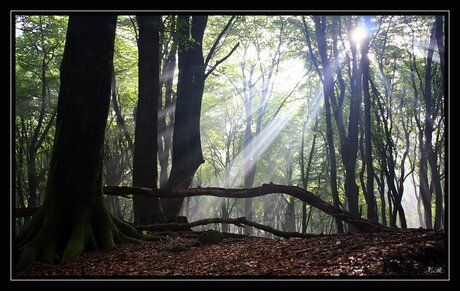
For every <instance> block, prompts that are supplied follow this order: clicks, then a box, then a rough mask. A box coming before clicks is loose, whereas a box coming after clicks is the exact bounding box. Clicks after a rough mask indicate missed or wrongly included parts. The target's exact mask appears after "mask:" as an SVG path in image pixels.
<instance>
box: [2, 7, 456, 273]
mask: <svg viewBox="0 0 460 291" xmlns="http://www.w3.org/2000/svg"><path fill="white" fill-rule="evenodd" d="M447 16H448V15H447V14H446V13H432V14H427V13H424V14H416V15H415V14H410V15H409V14H385V15H378V14H369V15H366V14H362V15H361V14H359V15H351V14H350V15H335V14H327V15H323V14H309V15H251V14H239V15H236V14H235V15H199V14H192V15H185V14H172V15H169V14H158V13H157V14H147V13H141V14H138V15H126V14H120V15H115V14H92V13H87V14H81V15H80V14H70V16H69V15H52V14H46V15H45V14H42V15H40V14H30V13H22V14H21V13H15V14H13V17H12V20H13V23H12V27H11V30H12V35H13V36H12V39H11V41H12V46H13V50H12V52H11V54H12V57H11V59H12V64H11V67H12V70H13V74H12V78H13V79H12V92H13V93H12V94H13V95H12V96H11V98H12V103H13V112H14V121H13V127H12V129H11V136H12V143H13V145H12V148H11V156H12V157H11V159H12V168H11V174H12V177H13V178H12V182H11V183H12V185H11V187H12V191H11V196H12V206H11V207H12V209H13V210H12V212H11V217H12V234H11V235H12V253H11V258H12V262H13V263H12V272H13V273H14V276H15V277H16V278H37V277H38V278H43V277H49V276H51V278H55V277H59V278H61V277H66V276H67V277H71V278H75V277H81V276H83V277H85V278H86V277H88V276H89V277H92V276H99V277H100V276H102V277H106V276H108V277H113V276H115V277H117V276H125V277H126V276H128V277H129V278H133V277H134V278H138V277H145V276H147V277H149V278H150V277H151V278H172V277H174V278H176V277H181V276H182V277H184V276H185V278H187V277H189V276H192V277H193V276H196V277H198V278H203V277H204V278H208V277H209V276H213V277H216V276H217V277H219V276H224V277H225V276H230V277H232V278H233V277H237V278H239V277H241V276H243V277H244V276H246V277H248V276H249V277H250V278H252V276H259V277H260V276H262V277H263V278H279V277H286V276H287V277H289V278H291V277H292V276H294V277H296V278H311V277H313V278H322V277H324V276H326V277H329V276H346V277H350V276H351V277H353V276H370V277H373V276H376V277H378V278H381V277H388V276H389V277H404V278H407V277H408V278H415V277H417V278H418V277H429V278H447V276H448V274H449V272H448V256H449V254H448V246H447V241H448V240H447V238H448V233H447V230H448V224H449V220H448V218H449V215H448V214H449V213H448V207H447V205H448V204H447V202H448V198H449V192H448V190H449V189H448V187H447V186H448V184H447V176H448V173H447V166H446V165H447V161H448V153H447V149H448V147H447V144H448V140H447V137H446V136H447V134H446V133H447V132H446V130H447V125H448V119H447V111H448V108H447V104H448V92H449V91H448V88H449V87H448V80H449V78H448V76H446V72H449V71H448V70H447V67H446V66H448V64H449V59H448V54H447V52H448V43H449V42H448V40H449V39H448V37H447V36H448V34H447V27H448V25H447V24H448V21H447ZM12 119H13V117H12ZM306 262H308V263H306ZM246 277H245V278H246Z"/></svg>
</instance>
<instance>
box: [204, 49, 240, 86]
mask: <svg viewBox="0 0 460 291" xmlns="http://www.w3.org/2000/svg"><path fill="white" fill-rule="evenodd" d="M239 46H240V43H237V44H236V45H235V46H234V47H233V48H232V50H231V51H230V52H229V53H228V54H227V55H226V56H225V57H223V58H222V59H220V60H218V61H217V62H216V63H215V64H214V66H212V68H211V69H209V71H208V72H207V73H206V74H205V75H204V80H206V78H207V77H208V76H209V75H210V74H211V73H212V72H213V71H214V70H215V69H216V68H217V66H218V65H220V64H221V63H223V62H224V61H225V60H226V59H228V58H229V57H230V56H231V55H232V54H233V52H234V51H235V50H236V49H237V48H238V47H239Z"/></svg>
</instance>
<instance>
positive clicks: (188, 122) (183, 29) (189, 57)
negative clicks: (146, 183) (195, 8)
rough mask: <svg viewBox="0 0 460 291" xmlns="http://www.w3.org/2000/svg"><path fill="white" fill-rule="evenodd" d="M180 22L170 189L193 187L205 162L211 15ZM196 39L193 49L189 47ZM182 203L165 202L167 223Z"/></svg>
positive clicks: (186, 17) (187, 18)
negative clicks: (206, 43)
mask: <svg viewBox="0 0 460 291" xmlns="http://www.w3.org/2000/svg"><path fill="white" fill-rule="evenodd" d="M178 21H179V22H180V28H178V31H179V32H180V33H181V35H182V36H183V37H184V38H185V39H184V41H181V42H180V44H179V48H180V49H179V80H178V83H177V100H176V113H175V121H174V135H173V152H172V168H171V173H170V176H169V179H168V184H167V188H170V189H171V188H187V187H189V186H190V183H191V182H192V179H193V176H194V175H195V172H196V170H197V169H198V167H199V166H200V165H201V164H202V163H203V162H204V160H203V154H202V152H201V137H200V113H201V100H202V97H203V90H204V76H205V67H204V58H203V48H202V43H203V35H204V30H205V28H206V23H207V16H198V15H195V16H193V17H192V23H191V28H190V24H189V22H190V16H186V15H181V16H179V17H178ZM189 28H190V34H189ZM190 37H191V38H190ZM192 40H193V42H192V44H191V48H188V47H187V46H189V45H190V42H191V41H192ZM182 202H183V198H178V199H168V200H165V201H164V202H163V201H162V209H163V213H164V215H165V219H166V221H170V220H172V219H174V218H175V217H177V215H178V214H179V211H180V208H181V206H182Z"/></svg>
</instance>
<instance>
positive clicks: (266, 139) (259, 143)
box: [221, 106, 298, 187]
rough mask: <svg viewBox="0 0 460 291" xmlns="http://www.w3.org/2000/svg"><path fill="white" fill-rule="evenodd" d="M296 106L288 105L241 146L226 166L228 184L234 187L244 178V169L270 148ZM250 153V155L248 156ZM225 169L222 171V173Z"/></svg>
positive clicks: (292, 114) (252, 164) (254, 162)
mask: <svg viewBox="0 0 460 291" xmlns="http://www.w3.org/2000/svg"><path fill="white" fill-rule="evenodd" d="M297 109H298V107H297V106H290V107H289V109H288V110H287V111H285V112H280V113H279V114H278V115H277V116H276V117H275V118H273V120H271V121H269V122H268V124H267V125H266V126H265V127H264V129H262V131H261V132H260V133H259V134H257V135H256V136H254V137H253V138H252V140H251V142H250V143H249V144H248V145H247V146H246V147H245V148H243V149H242V150H241V151H240V153H239V154H238V155H237V156H236V157H235V159H233V162H232V163H231V164H230V165H229V166H228V169H226V171H228V172H229V176H230V179H229V180H230V186H231V187H234V186H235V185H236V184H237V183H238V182H239V181H241V180H242V179H243V178H244V172H245V171H244V170H245V169H247V168H250V167H252V166H254V165H255V164H256V163H257V161H258V160H259V158H260V157H261V156H262V155H263V154H264V153H265V152H266V151H267V150H268V149H269V148H270V146H271V145H272V143H273V142H274V141H275V139H276V138H277V137H278V135H279V134H280V132H281V131H282V130H283V128H284V127H285V126H286V125H287V123H288V122H289V120H291V118H292V117H293V116H294V114H295V113H296V111H297ZM251 154H252V156H250V155H251ZM247 156H250V164H248V163H245V160H244V159H245V157H247ZM224 172H225V171H222V172H221V174H222V175H223V174H224Z"/></svg>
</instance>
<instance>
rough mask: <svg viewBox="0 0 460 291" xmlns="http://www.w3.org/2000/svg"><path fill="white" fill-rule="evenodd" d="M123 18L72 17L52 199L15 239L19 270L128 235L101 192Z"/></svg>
mask: <svg viewBox="0 0 460 291" xmlns="http://www.w3.org/2000/svg"><path fill="white" fill-rule="evenodd" d="M115 27H116V16H77V15H72V16H70V19H69V25H68V30H67V38H66V44H65V49H64V57H63V60H62V64H61V87H60V92H59V100H58V117H57V121H56V132H55V138H54V146H53V154H52V159H51V163H50V168H49V172H48V184H47V190H46V197H45V201H44V202H43V205H42V207H41V208H40V210H39V212H38V213H37V215H36V216H35V217H34V218H33V219H32V221H31V223H30V225H29V227H27V228H26V229H25V231H24V232H22V233H21V234H20V235H19V236H18V237H17V240H16V243H17V247H18V248H19V261H18V265H17V269H19V270H20V269H23V268H25V267H27V266H29V265H30V264H31V263H33V262H34V261H42V262H46V263H52V262H54V260H55V257H56V256H60V257H61V259H62V261H65V260H67V259H69V258H71V257H73V256H76V255H78V254H80V253H81V252H82V251H84V250H85V249H98V248H101V249H109V248H112V247H113V246H114V244H115V243H116V242H121V241H123V240H124V239H125V238H127V236H126V235H125V234H129V235H137V232H136V231H135V230H134V229H133V228H131V227H130V226H128V225H126V224H124V223H122V222H120V221H118V220H116V219H115V218H113V217H112V216H111V215H110V214H109V212H108V211H107V209H106V207H105V206H104V200H103V197H102V171H101V170H102V151H103V145H104V131H105V126H106V121H107V116H108V110H109V105H110V82H111V71H112V59H113V48H114V39H115Z"/></svg>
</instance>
